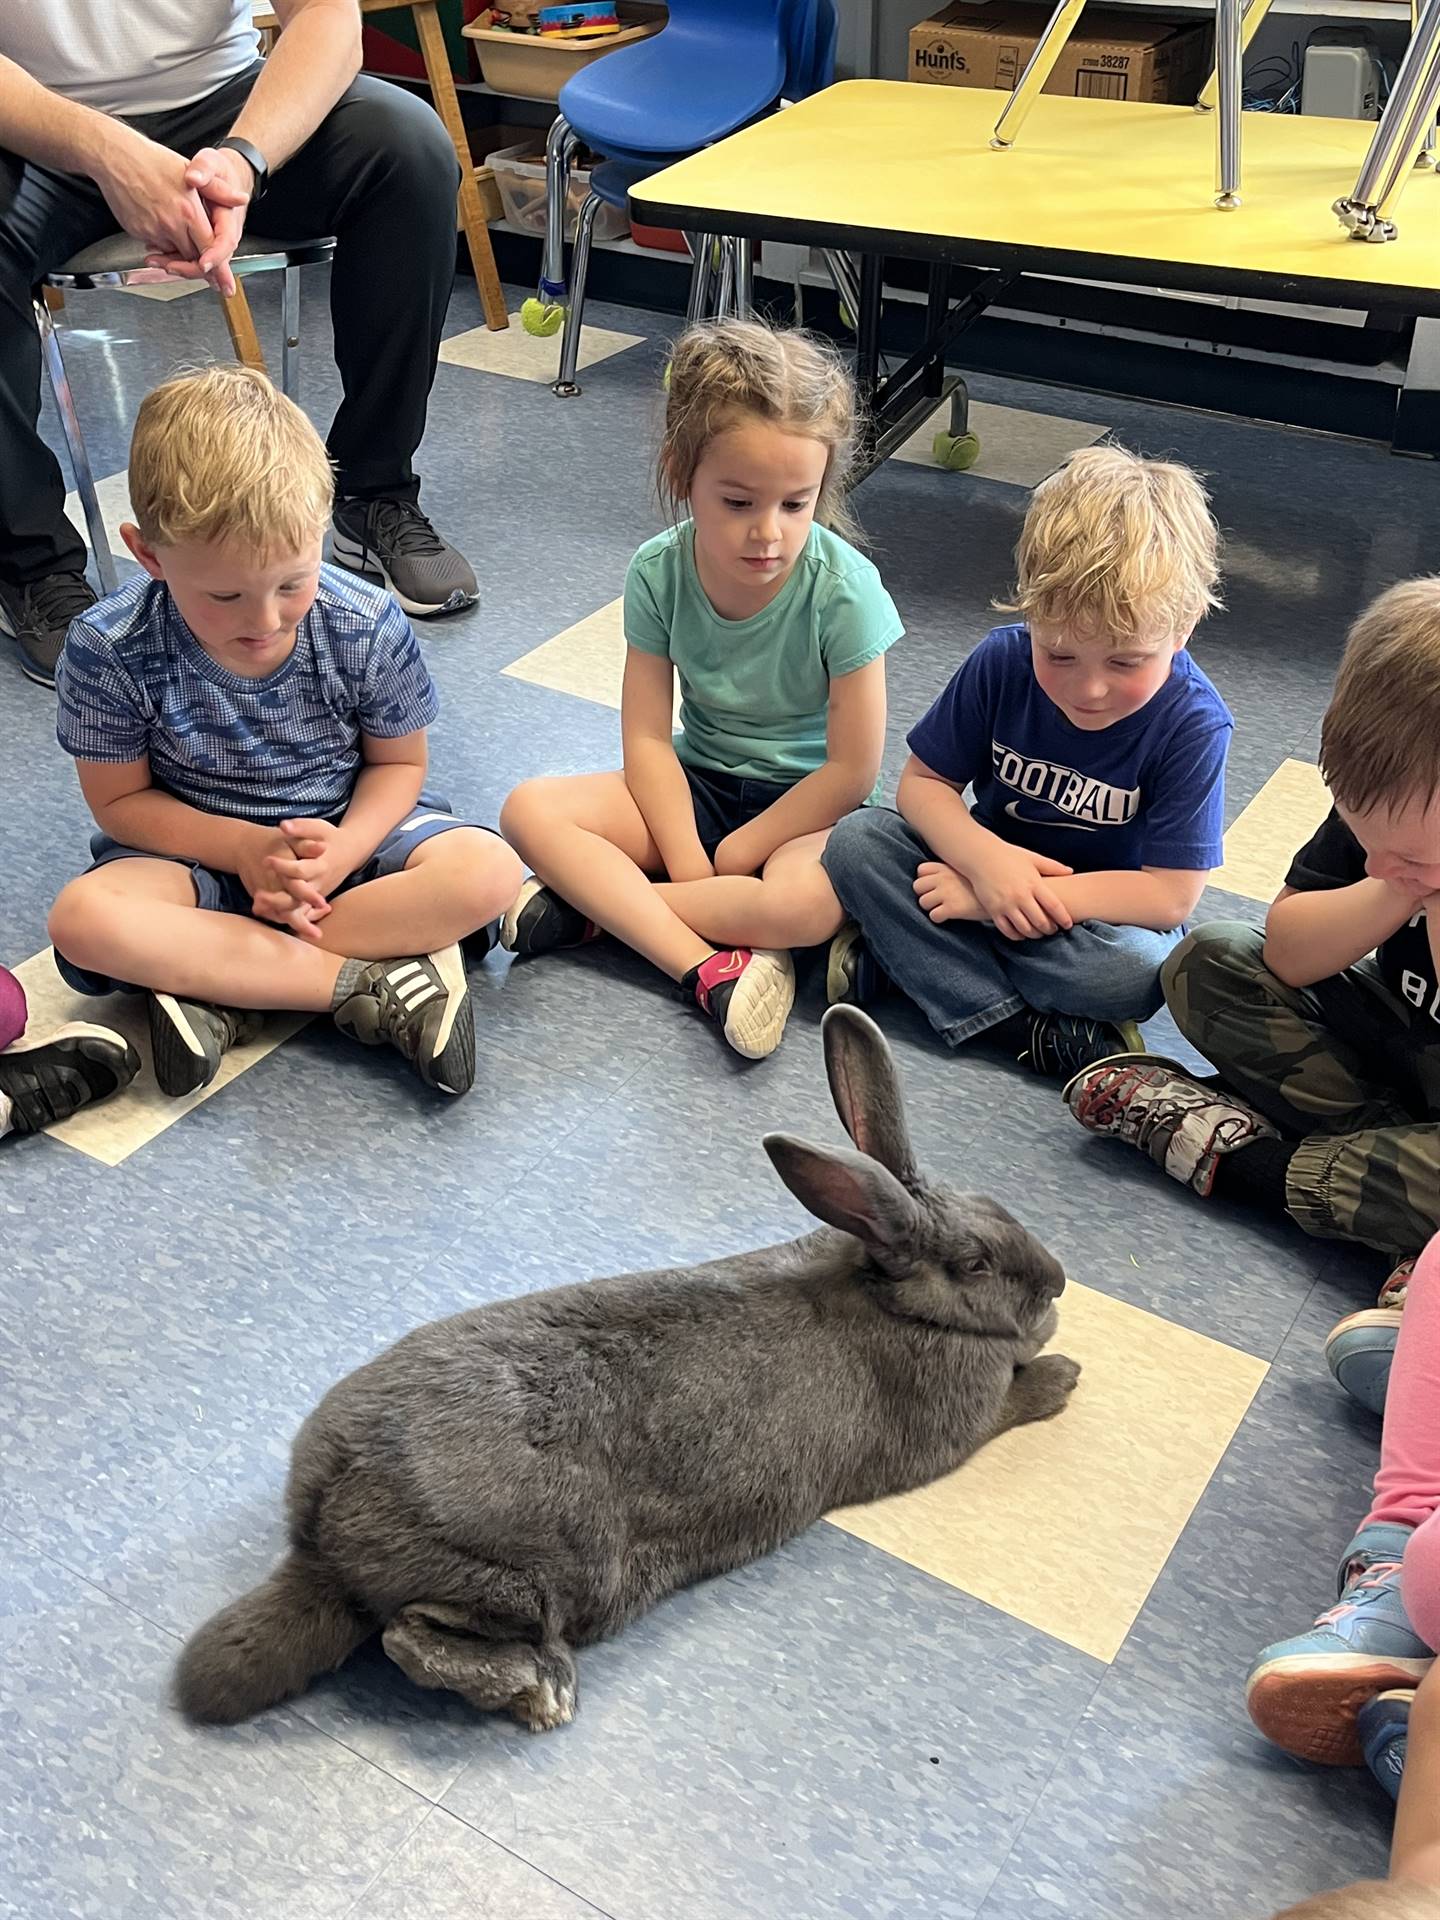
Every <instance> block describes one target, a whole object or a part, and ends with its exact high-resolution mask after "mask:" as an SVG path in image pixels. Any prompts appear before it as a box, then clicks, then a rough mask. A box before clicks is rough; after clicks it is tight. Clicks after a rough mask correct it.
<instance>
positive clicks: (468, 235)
mask: <svg viewBox="0 0 1440 1920" xmlns="http://www.w3.org/2000/svg"><path fill="white" fill-rule="evenodd" d="M410 11H411V13H412V14H413V15H414V17H415V31H416V33H417V35H418V36H419V40H420V51H421V53H422V54H423V55H424V56H425V71H426V73H427V74H428V76H429V79H430V91H431V93H432V94H433V95H434V98H435V110H436V112H437V113H438V114H439V115H440V118H441V119H442V120H443V121H444V122H445V129H446V132H447V133H448V134H449V135H450V138H451V139H452V140H453V141H454V143H455V157H456V159H457V160H458V161H459V162H460V224H461V225H462V226H463V227H464V229H465V241H466V244H467V245H468V247H469V248H470V265H471V267H472V269H473V270H474V274H475V285H476V287H477V288H478V289H479V293H480V305H481V307H482V308H483V309H484V313H485V324H486V326H487V327H489V328H490V329H491V331H492V332H494V333H499V332H501V331H502V330H503V329H504V328H506V327H508V326H509V324H510V316H509V314H508V313H507V312H506V311H505V295H504V293H503V291H502V290H501V286H500V275H499V273H498V272H497V271H496V268H495V254H494V252H493V250H492V248H491V245H490V229H489V227H488V226H487V225H486V223H485V209H484V207H483V206H482V205H481V203H480V189H479V188H478V187H477V186H476V184H475V162H474V161H473V160H472V159H471V157H470V142H469V140H468V138H467V137H466V133H465V122H464V119H463V118H462V117H461V113H460V97H459V95H458V94H457V93H456V91H455V76H454V75H453V74H452V73H451V71H450V55H449V53H448V51H447V50H446V46H445V32H444V29H443V28H442V27H441V25H440V15H439V12H438V10H437V8H436V4H435V0H411V3H410Z"/></svg>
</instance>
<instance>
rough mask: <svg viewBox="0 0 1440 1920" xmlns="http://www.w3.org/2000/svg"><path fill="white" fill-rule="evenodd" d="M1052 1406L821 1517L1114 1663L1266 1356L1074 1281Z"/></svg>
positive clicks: (1063, 1308)
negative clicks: (942, 1464) (1063, 1371)
mask: <svg viewBox="0 0 1440 1920" xmlns="http://www.w3.org/2000/svg"><path fill="white" fill-rule="evenodd" d="M1054 1348H1055V1350H1056V1351H1057V1352H1063V1353H1068V1354H1070V1355H1071V1356H1072V1358H1074V1359H1076V1360H1078V1361H1079V1362H1080V1364H1081V1366H1082V1368H1083V1369H1084V1371H1083V1373H1082V1376H1081V1380H1080V1384H1079V1386H1078V1387H1077V1388H1076V1390H1075V1394H1074V1397H1073V1398H1072V1400H1071V1402H1070V1405H1069V1406H1068V1407H1067V1408H1066V1410H1065V1412H1064V1413H1063V1414H1061V1415H1060V1416H1059V1418H1058V1419H1055V1420H1052V1421H1049V1422H1046V1423H1044V1424H1041V1425H1037V1426H1029V1427H1021V1428H1017V1429H1015V1430H1014V1431H1013V1432H1011V1433H1007V1434H1004V1435H1002V1436H1001V1438H1000V1439H998V1440H996V1441H993V1442H992V1443H991V1444H990V1445H989V1446H987V1447H985V1448H982V1450H981V1451H980V1452H979V1453H978V1454H976V1455H975V1457H974V1458H973V1459H972V1460H970V1461H968V1462H967V1463H966V1464H965V1466H963V1467H961V1468H960V1470H959V1471H958V1472H957V1473H952V1474H950V1475H948V1476H947V1477H946V1478H945V1479H943V1480H937V1481H936V1482H935V1483H934V1484H933V1485H932V1486H929V1487H921V1488H920V1489H918V1490H917V1491H916V1492H914V1493H907V1494H901V1495H900V1496H899V1497H898V1498H896V1499H893V1500H882V1501H878V1502H876V1503H875V1504H874V1505H873V1506H869V1507H851V1508H847V1509H846V1510H845V1511H843V1512H841V1513H836V1514H832V1515H831V1516H830V1518H831V1520H832V1521H833V1522H834V1524H835V1525H836V1526H838V1527H843V1528H844V1529H845V1531H846V1532H847V1533H852V1534H854V1535H856V1537H857V1538H859V1539H861V1540H868V1541H869V1542H870V1543H871V1545H872V1546H876V1547H881V1548H883V1549H884V1551H885V1552H887V1553H891V1554H894V1555H895V1557H896V1558H897V1559H900V1560H904V1561H907V1562H908V1563H909V1564H910V1565H911V1566H914V1567H919V1568H921V1569H922V1570H923V1571H924V1572H926V1573H930V1574H933V1575H934V1576H935V1577H936V1578H937V1579H940V1580H944V1581H946V1582H948V1584H949V1585H951V1586H953V1587H959V1588H961V1589H962V1590H963V1591H964V1592H966V1593H972V1594H974V1595H975V1596H976V1597H977V1598H978V1599H980V1600H985V1601H988V1602H989V1603H990V1605H992V1606H995V1607H999V1608H1000V1609H1001V1610H1002V1611H1004V1612H1005V1613H1008V1614H1010V1615H1012V1616H1013V1617H1014V1618H1015V1619H1017V1620H1024V1621H1025V1622H1027V1623H1028V1624H1029V1625H1030V1626H1033V1627H1039V1628H1040V1629H1042V1631H1044V1632H1045V1633H1048V1634H1052V1635H1053V1636H1054V1637H1055V1638H1056V1639H1057V1640H1063V1641H1064V1642H1065V1643H1066V1644H1067V1645H1068V1646H1072V1647H1077V1648H1078V1649H1079V1650H1080V1651H1081V1652H1082V1653H1089V1654H1093V1655H1094V1656H1095V1658H1096V1659H1099V1660H1107V1661H1108V1660H1113V1659H1114V1657H1115V1655H1116V1654H1117V1653H1118V1652H1119V1650H1120V1648H1121V1646H1122V1645H1123V1643H1124V1640H1125V1636H1126V1634H1127V1633H1128V1632H1129V1631H1130V1627H1131V1625H1132V1623H1133V1622H1134V1619H1135V1616H1136V1615H1137V1614H1138V1613H1139V1611H1140V1609H1141V1607H1142V1606H1143V1605H1144V1603H1145V1598H1146V1596H1147V1594H1148V1593H1149V1591H1150V1589H1151V1587H1152V1586H1153V1585H1154V1583H1155V1579H1156V1576H1157V1575H1158V1574H1159V1572H1160V1569H1161V1568H1162V1567H1163V1566H1164V1564H1165V1561H1166V1559H1167V1557H1168V1556H1169V1553H1170V1550H1171V1548H1172V1547H1173V1546H1174V1544H1175V1542H1176V1540H1177V1539H1178V1538H1179V1537H1180V1533H1181V1531H1182V1529H1183V1528H1184V1526H1185V1523H1186V1521H1187V1520H1188V1519H1189V1517H1190V1514H1191V1511H1192V1510H1193V1508H1194V1506H1195V1503H1196V1501H1197V1500H1198V1499H1199V1498H1200V1495H1201V1494H1202V1493H1203V1492H1204V1490H1205V1487H1206V1485H1207V1483H1208V1482H1209V1480H1210V1476H1211V1475H1212V1474H1213V1473H1214V1471H1215V1468H1216V1466H1217V1465H1218V1463H1219V1461H1220V1458H1221V1456H1222V1454H1223V1453H1224V1451H1225V1449H1226V1447H1227V1446H1228V1445H1229V1442H1230V1439H1231V1436H1232V1435H1233V1434H1234V1432H1235V1429H1236V1427H1237V1426H1238V1425H1239V1424H1240V1421H1241V1420H1242V1418H1243V1417H1244V1414H1245V1410H1246V1408H1247V1407H1248V1406H1249V1405H1250V1401H1251V1399H1252V1398H1253V1396H1254V1394H1255V1390H1256V1388H1257V1387H1258V1386H1259V1385H1260V1382H1261V1380H1263V1378H1264V1377H1265V1372H1266V1368H1265V1364H1264V1362H1263V1361H1260V1360H1256V1359H1254V1358H1253V1357H1252V1356H1251V1355H1249V1354H1246V1353H1239V1352H1237V1351H1236V1350H1235V1349H1234V1348H1232V1347H1226V1346H1221V1345H1220V1344H1219V1343H1218V1342H1216V1341H1214V1340H1208V1339H1206V1338H1204V1337H1203V1336H1202V1335H1200V1334H1197V1333H1191V1332H1190V1331H1188V1329H1186V1328H1184V1327H1176V1326H1172V1325H1171V1324H1170V1322H1169V1321H1168V1320H1161V1319H1159V1318H1158V1317H1157V1316H1156V1315H1155V1314H1152V1313H1145V1312H1143V1311H1142V1310H1141V1309H1140V1308H1138V1307H1132V1306H1127V1305H1126V1304H1125V1303H1124V1302H1123V1301H1119V1300H1113V1299H1111V1298H1110V1296H1109V1295H1108V1294H1103V1293H1096V1292H1094V1291H1092V1290H1091V1289H1090V1288H1089V1287H1083V1286H1080V1285H1077V1284H1076V1283H1075V1282H1074V1281H1072V1282H1071V1284H1070V1285H1069V1287H1068V1288H1067V1289H1066V1291H1065V1294H1064V1296H1063V1298H1062V1299H1061V1302H1060V1332H1059V1335H1058V1337H1057V1338H1056V1340H1055V1342H1054Z"/></svg>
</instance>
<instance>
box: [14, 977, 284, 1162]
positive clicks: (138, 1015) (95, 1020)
mask: <svg viewBox="0 0 1440 1920" xmlns="http://www.w3.org/2000/svg"><path fill="white" fill-rule="evenodd" d="M13 972H14V974H15V977H16V979H17V980H19V982H20V984H21V986H22V987H24V989H25V998H26V1000H27V1001H28V1003H29V1008H30V1020H29V1026H28V1029H27V1032H28V1033H29V1034H30V1035H31V1036H34V1035H39V1034H43V1033H44V1032H46V1031H47V1029H49V1028H51V1027H57V1026H61V1025H63V1024H64V1023H65V1022H67V1021H70V1020H86V1021H89V1022H90V1023H91V1024H92V1025H95V1026H102V1027H113V1028H114V1029H115V1030H116V1032H118V1033H123V1034H124V1035H125V1037H126V1038H127V1039H128V1040H131V1041H133V1043H134V1045H135V1047H136V1048H137V1049H138V1051H139V1054H140V1057H141V1059H142V1060H143V1061H144V1063H145V1064H144V1065H143V1066H142V1068H141V1069H140V1072H139V1074H138V1075H137V1077H136V1078H135V1079H134V1080H133V1081H132V1082H131V1083H130V1085H129V1086H128V1087H127V1088H126V1089H125V1091H124V1092H123V1093H118V1094H116V1096H115V1098H114V1099H113V1100H102V1101H101V1102H100V1103H99V1104H98V1105H97V1106H93V1107H84V1108H82V1109H81V1111H80V1112H79V1113H77V1114H75V1115H74V1117H73V1118H72V1119H69V1120H62V1121H61V1122H60V1124H59V1125H58V1126H54V1127H49V1128H47V1129H46V1131H47V1133H48V1135H49V1137H50V1139H52V1140H63V1141H64V1142H65V1144H66V1146H67V1147H74V1148H75V1149H76V1150H77V1151H78V1152H80V1153H85V1154H88V1155H89V1156H90V1158H91V1159H92V1160H100V1161H103V1162H104V1164H105V1165H106V1166H107V1167H118V1166H119V1165H120V1163H121V1161H122V1160H128V1159H129V1157H130V1155H131V1154H132V1153H134V1152H136V1151H137V1149H138V1148H140V1147H143V1146H145V1145H146V1144H147V1143H148V1142H149V1141H151V1140H153V1139H154V1138H155V1137H156V1135H157V1134H161V1133H164V1131H165V1129H166V1128H167V1127H173V1126H174V1124H175V1122H176V1121H177V1120H183V1119H184V1117H185V1115H186V1114H187V1113H189V1112H191V1111H192V1110H193V1109H194V1108H195V1107H198V1106H199V1105H201V1103H202V1102H203V1101H206V1100H210V1099H212V1098H213V1097H214V1096H215V1095H216V1094H217V1093H219V1092H220V1090H221V1088H222V1087H227V1086H228V1085H229V1084H230V1082H231V1081H232V1080H233V1079H235V1078H236V1076H237V1075H239V1074H242V1073H244V1072H245V1071H246V1069H247V1068H249V1067H253V1066H254V1065H255V1063H256V1061H257V1060H263V1059H264V1058H265V1056H266V1054H267V1053H273V1052H274V1051H275V1049H276V1047H278V1046H279V1045H280V1043H281V1042H282V1041H284V1040H288V1039H289V1038H290V1036H291V1034H292V1033H296V1032H298V1031H299V1029H300V1028H301V1027H303V1026H304V1025H305V1022H306V1019H307V1018H308V1017H309V1016H308V1015H306V1014H290V1013H286V1014H278V1013H276V1014H269V1015H267V1017H266V1021H265V1029H264V1032H263V1033H262V1034H261V1035H260V1038H259V1039H258V1040H253V1041H251V1043H250V1045H249V1046H246V1047H236V1048H234V1049H233V1051H231V1052H230V1053H227V1054H226V1056H225V1058H224V1059H223V1060H222V1061H221V1062H220V1071H219V1073H217V1074H216V1076H215V1078H214V1080H213V1081H211V1083H210V1085H209V1086H208V1087H206V1088H205V1089H204V1091H203V1092H201V1093H195V1094H191V1095H190V1096H189V1097H188V1098H187V1099H184V1100H171V1099H169V1098H168V1097H167V1096H166V1095H165V1094H163V1093H161V1091H160V1089H159V1088H158V1087H157V1086H156V1084H155V1076H154V1074H153V1073H152V1072H151V1070H150V1040H149V1032H148V1029H147V1026H146V1017H145V1000H144V998H143V997H142V996H141V995H140V994H138V993H117V994H111V995H110V996H109V997H108V998H106V999H103V1000H100V999H89V998H87V997H86V996H85V995H83V994H78V993H72V992H71V991H70V989H69V988H68V987H67V986H66V985H65V982H64V981H63V980H62V979H61V978H60V976H59V974H58V973H57V972H56V971H55V962H54V958H53V956H52V954H51V951H50V949H49V948H48V947H47V948H46V949H45V951H44V952H43V953H37V954H35V955H34V956H33V957H32V958H31V959H29V960H22V961H21V962H20V964H19V966H18V967H15V968H14V969H13Z"/></svg>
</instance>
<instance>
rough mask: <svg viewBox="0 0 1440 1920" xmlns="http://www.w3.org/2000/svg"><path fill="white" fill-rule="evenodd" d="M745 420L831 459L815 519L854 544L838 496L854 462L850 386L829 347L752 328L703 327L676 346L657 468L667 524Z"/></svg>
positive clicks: (754, 324) (717, 323) (754, 323)
mask: <svg viewBox="0 0 1440 1920" xmlns="http://www.w3.org/2000/svg"><path fill="white" fill-rule="evenodd" d="M747 418H749V419H754V420H766V421H769V422H771V423H772V424H773V425H775V426H777V427H779V428H780V429H781V431H782V432H784V433H793V434H798V435H800V436H802V437H803V438H805V439H808V440H818V441H819V442H820V444H821V445H822V446H823V447H824V448H825V449H826V452H827V456H828V457H827V459H826V462H825V478H824V479H823V480H822V482H821V483H820V496H819V498H818V500H817V501H816V503H815V518H816V519H817V520H818V521H820V523H821V524H822V525H823V526H829V527H834V528H835V529H836V531H837V532H840V533H844V534H847V535H849V536H850V537H852V538H853V537H854V534H855V526H854V522H853V521H852V520H851V518H850V516H849V514H848V512H847V511H846V508H845V494H846V491H847V489H848V487H849V484H850V480H851V475H852V472H853V469H854V464H855V442H856V414H855V384H854V382H853V381H852V380H851V378H850V374H849V372H848V370H847V369H846V367H845V365H844V363H843V362H842V361H841V359H840V356H839V355H838V354H837V353H836V352H835V351H834V349H833V348H832V347H830V346H829V345H828V344H827V343H826V342H824V341H822V340H817V339H816V338H815V336H814V335H813V334H809V333H798V332H793V331H792V332H787V333H781V332H778V331H777V330H776V329H775V328H773V327H766V326H762V325H761V324H760V322H759V321H758V320H712V321H707V322H706V323H705V324H704V325H702V326H698V327H691V328H690V329H689V330H688V331H687V332H685V333H683V334H682V335H681V336H680V338H679V340H678V341H677V342H676V344H675V352H674V355H673V357H672V359H671V362H670V392H669V397H668V399H667V401H666V405H665V437H664V439H663V440H662V442H661V445H660V462H659V488H660V499H661V502H662V504H663V505H664V507H665V510H666V512H667V513H668V514H669V515H670V517H671V519H672V520H673V519H678V518H679V515H680V511H681V510H682V509H683V507H684V505H685V503H686V501H687V500H688V499H689V497H690V487H691V483H692V481H693V480H694V478H695V469H696V467H697V466H699V464H700V460H701V457H702V455H703V454H704V452H705V449H706V447H707V446H709V444H710V442H711V441H712V440H713V439H714V438H715V436H716V434H718V433H724V432H725V431H726V429H727V428H729V427H733V426H735V425H737V424H738V423H739V422H740V421H742V420H744V419H747Z"/></svg>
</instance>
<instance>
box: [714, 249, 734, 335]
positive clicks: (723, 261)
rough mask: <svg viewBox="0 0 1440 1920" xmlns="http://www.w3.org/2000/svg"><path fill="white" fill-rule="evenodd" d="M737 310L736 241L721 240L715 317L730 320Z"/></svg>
mask: <svg viewBox="0 0 1440 1920" xmlns="http://www.w3.org/2000/svg"><path fill="white" fill-rule="evenodd" d="M734 311H735V242H734V241H733V240H722V241H721V242H720V289H719V292H718V293H717V294H716V296H715V318H716V319H717V320H728V319H729V318H730V315H731V314H732V313H733V312H734Z"/></svg>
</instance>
